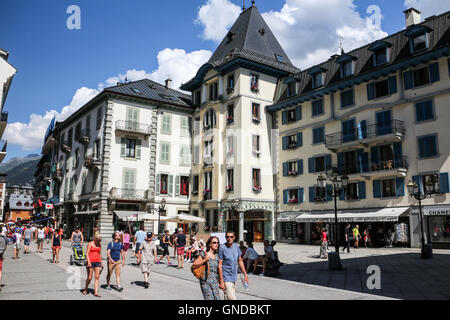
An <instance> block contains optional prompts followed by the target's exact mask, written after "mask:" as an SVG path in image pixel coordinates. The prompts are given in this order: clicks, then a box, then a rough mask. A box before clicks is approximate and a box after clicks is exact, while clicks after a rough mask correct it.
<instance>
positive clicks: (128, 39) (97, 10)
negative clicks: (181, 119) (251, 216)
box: [0, 0, 450, 160]
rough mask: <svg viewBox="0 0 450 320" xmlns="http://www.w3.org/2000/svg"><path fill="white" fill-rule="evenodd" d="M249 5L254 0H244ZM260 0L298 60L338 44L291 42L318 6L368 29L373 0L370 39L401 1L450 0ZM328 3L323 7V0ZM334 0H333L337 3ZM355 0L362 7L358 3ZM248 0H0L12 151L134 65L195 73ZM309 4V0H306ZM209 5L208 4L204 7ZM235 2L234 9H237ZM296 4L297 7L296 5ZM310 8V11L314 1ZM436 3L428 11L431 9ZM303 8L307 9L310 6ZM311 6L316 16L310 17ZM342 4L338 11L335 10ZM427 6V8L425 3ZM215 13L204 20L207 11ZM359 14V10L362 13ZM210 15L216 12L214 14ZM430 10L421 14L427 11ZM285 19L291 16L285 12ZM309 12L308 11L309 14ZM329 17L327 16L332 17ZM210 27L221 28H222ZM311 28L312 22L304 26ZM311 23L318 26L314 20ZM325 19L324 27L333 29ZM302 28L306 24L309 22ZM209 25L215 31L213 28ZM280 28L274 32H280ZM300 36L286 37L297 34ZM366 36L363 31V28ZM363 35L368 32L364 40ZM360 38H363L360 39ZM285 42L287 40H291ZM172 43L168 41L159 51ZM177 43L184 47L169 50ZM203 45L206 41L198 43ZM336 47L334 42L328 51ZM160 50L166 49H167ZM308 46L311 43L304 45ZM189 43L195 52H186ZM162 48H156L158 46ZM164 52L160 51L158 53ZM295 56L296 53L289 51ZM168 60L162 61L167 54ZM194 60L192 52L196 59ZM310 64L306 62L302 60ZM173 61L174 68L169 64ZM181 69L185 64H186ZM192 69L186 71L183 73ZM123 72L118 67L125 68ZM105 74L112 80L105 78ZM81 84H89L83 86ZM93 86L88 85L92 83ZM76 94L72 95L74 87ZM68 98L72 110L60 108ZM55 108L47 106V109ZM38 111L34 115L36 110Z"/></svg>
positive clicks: (36, 142) (394, 21) (397, 25)
mask: <svg viewBox="0 0 450 320" xmlns="http://www.w3.org/2000/svg"><path fill="white" fill-rule="evenodd" d="M246 2H247V5H250V2H251V1H250V0H246ZM314 2H315V3H316V4H312V0H257V1H256V5H257V7H258V9H259V10H260V12H262V13H264V14H267V16H266V15H264V17H265V18H266V17H267V19H266V21H268V23H269V26H270V27H271V28H272V26H273V27H274V28H273V30H274V33H275V34H276V35H277V36H278V34H279V35H280V37H279V40H280V42H281V44H282V45H283V47H284V48H285V50H286V51H287V53H288V55H289V56H290V57H291V60H293V61H294V63H295V64H296V65H297V66H298V67H305V66H307V65H308V63H313V62H316V63H318V62H320V61H312V60H310V58H308V57H307V55H306V53H307V51H308V50H309V53H311V56H316V54H315V53H316V52H319V51H315V50H322V51H320V52H324V56H325V55H327V54H329V52H331V51H333V50H336V41H337V38H338V37H337V36H336V35H335V36H334V38H336V41H334V40H333V37H331V40H329V41H328V42H329V43H327V42H324V43H323V44H320V47H317V48H313V46H312V45H310V46H309V47H308V48H309V49H305V47H302V46H300V45H298V47H296V45H290V43H291V42H296V43H302V42H304V41H306V43H307V41H308V40H309V41H310V39H308V34H310V31H311V30H312V31H313V32H315V31H317V30H316V29H317V27H315V22H316V21H317V20H320V19H321V14H320V11H324V10H325V11H326V9H327V8H330V6H331V5H330V4H329V5H327V4H326V3H325V2H328V3H331V4H333V5H336V8H339V10H341V9H342V10H344V11H343V15H349V17H351V19H346V20H351V22H349V23H350V24H351V25H349V26H350V27H352V28H354V30H359V31H361V30H362V31H363V32H366V31H367V30H364V25H363V23H362V22H364V19H365V18H366V17H367V16H369V15H370V14H368V13H367V12H366V10H367V8H368V7H369V6H370V5H377V6H379V8H380V9H381V14H382V15H383V19H382V20H381V26H380V28H379V29H376V30H375V31H373V30H368V31H367V41H374V40H375V39H376V38H377V37H380V35H383V33H386V34H391V33H393V32H396V31H399V30H400V29H402V28H404V25H405V22H404V15H403V10H404V9H405V7H406V5H405V2H406V3H408V2H410V3H411V2H413V3H414V2H415V3H416V4H417V5H423V6H426V7H430V6H432V5H434V6H436V7H435V8H434V9H433V10H434V11H437V12H439V10H442V11H444V10H443V9H446V10H449V9H450V8H445V6H449V5H448V4H442V2H446V1H438V0H405V1H404V0H401V1H400V0H397V1H388V0H379V1H374V0H356V1H352V0H323V1H314ZM321 3H322V7H320V4H321ZM336 3H337V4H336ZM352 3H353V4H354V5H355V6H356V7H352ZM72 4H76V5H78V6H79V7H80V9H81V30H68V29H67V28H66V19H67V18H68V16H69V15H68V14H67V13H66V9H67V7H68V6H69V5H72ZM233 4H234V5H237V6H242V1H241V0H188V1H186V0H172V1H156V0H129V1H119V0H95V1H92V0H71V1H65V0H35V1H28V0H2V1H1V2H0V30H2V32H1V33H0V47H1V48H3V49H5V50H7V51H9V52H10V57H9V60H8V62H9V63H11V64H12V65H13V66H14V67H15V68H16V69H17V70H18V72H17V74H16V75H15V77H14V80H13V82H12V85H11V89H10V92H9V95H8V98H7V100H6V104H5V110H6V111H8V112H9V119H8V123H9V124H11V125H9V126H8V127H9V129H7V132H6V133H5V135H6V138H7V139H8V141H9V143H8V153H7V158H6V160H7V159H9V158H11V157H15V156H24V155H27V154H29V153H40V148H41V146H42V142H43V141H42V140H43V134H42V131H45V129H42V128H44V127H45V128H46V126H47V123H48V122H49V120H50V118H51V117H52V116H53V115H58V117H60V118H61V119H62V118H64V117H66V116H68V115H69V114H70V112H73V111H75V110H76V108H78V107H80V105H79V104H82V103H84V102H86V101H85V100H86V99H88V98H91V97H92V96H94V95H95V94H96V93H97V92H98V91H99V90H101V88H102V87H103V86H107V85H110V84H112V83H114V81H115V80H116V79H115V78H111V77H118V79H123V77H124V76H125V74H127V71H129V70H135V71H141V73H139V72H137V74H136V72H135V73H129V75H130V77H131V78H132V79H131V80H137V78H138V77H139V75H140V74H145V75H146V76H148V77H150V78H153V79H154V80H157V81H160V82H162V80H163V79H164V77H165V76H167V74H164V72H165V71H167V70H171V69H170V66H165V65H164V64H165V63H169V62H170V63H171V64H173V63H174V61H177V60H174V59H180V61H182V62H183V63H187V64H189V63H190V64H191V65H190V69H189V68H188V69H186V70H189V72H187V71H184V73H185V74H181V73H180V74H178V73H177V72H176V71H173V73H175V74H171V76H172V77H176V79H174V80H175V82H176V83H181V81H186V80H187V79H189V78H191V77H192V76H194V73H193V72H192V71H193V70H196V68H197V67H198V66H199V65H201V63H203V62H206V61H201V60H202V59H207V58H208V57H209V56H208V52H209V51H214V49H215V48H216V46H217V41H218V39H221V38H222V37H223V36H224V34H223V33H224V28H222V29H220V28H219V27H217V25H219V24H218V23H216V22H217V21H218V20H220V19H222V18H223V19H224V21H226V24H227V25H228V26H229V25H230V23H232V21H234V19H235V15H236V8H235V7H234V6H233ZM286 4H287V5H288V6H290V8H291V9H292V7H293V6H295V5H298V6H301V8H307V9H304V10H305V11H307V12H306V14H307V15H308V17H309V16H311V17H310V18H311V19H316V21H314V20H311V21H308V22H304V21H301V20H302V19H301V15H299V14H300V13H299V12H300V11H301V10H297V11H295V10H294V11H293V13H292V12H291V13H286V12H287V11H286V10H285V11H283V10H282V9H283V8H284V9H286ZM302 5H304V6H302ZM208 6H209V7H208ZM221 6H227V8H230V11H229V12H228V11H225V10H223V11H222V10H220V11H221V12H223V15H222V14H220V15H219V17H212V15H211V14H209V13H210V12H211V11H209V13H208V15H207V18H204V19H202V18H199V17H200V15H199V13H200V10H201V9H202V8H203V9H204V10H207V9H208V8H209V10H212V9H214V8H222V7H221ZM233 8H234V9H233ZM297 9H298V8H297ZM308 10H309V11H308ZM434 11H430V12H432V13H435V12H434ZM276 13H279V14H281V15H282V16H283V17H287V18H289V19H294V20H295V19H297V20H296V22H295V23H294V24H292V23H291V24H289V23H281V22H280V23H278V22H277V19H278V20H279V16H277V15H276ZM304 14H305V13H304ZM314 14H316V15H317V16H316V17H314ZM336 14H339V13H336ZM427 14H430V13H428V12H427ZM210 16H211V17H212V18H214V19H215V20H213V21H208V17H210ZM358 16H359V17H360V18H361V19H360V20H358V19H359V18H358ZM212 18H211V19H212ZM423 18H424V16H423ZM289 19H287V20H286V21H289ZM303 20H304V19H303ZM343 23H346V22H342V21H339V20H336V21H334V22H333V21H330V19H324V20H323V21H320V24H321V26H320V28H321V30H322V31H320V30H319V31H320V32H331V33H333V32H334V30H335V29H338V26H339V25H340V24H343ZM328 24H329V25H328ZM214 28H218V29H217V30H216V29H214ZM308 28H311V29H308ZM313 28H314V29H313ZM327 28H328V29H327ZM305 29H306V30H305ZM207 31H210V32H212V33H213V34H217V36H214V37H212V38H214V39H212V38H211V36H207V35H206V34H207ZM277 32H278V34H277ZM293 36H294V37H297V38H296V40H297V39H298V40H297V41H289V40H288V39H289V38H291V37H293ZM365 39H366V38H365ZM364 41H365V40H359V42H358V41H354V40H353V38H352V37H351V36H349V37H348V38H347V39H346V40H345V41H344V44H345V45H344V47H352V46H359V45H362V44H364ZM367 41H366V42H367ZM360 42H362V43H360ZM285 44H286V45H285ZM165 49H168V50H166V51H163V50H165ZM174 49H182V50H184V51H185V54H183V52H178V55H179V57H172V58H171V59H172V60H167V59H165V58H164V57H166V56H168V55H171V54H172V53H173V51H172V50H174ZM200 50H206V51H201V52H200ZM330 50H331V51H330ZM162 51H163V53H161V52H162ZM303 51H305V52H303ZM190 53H192V56H190V55H189V54H190ZM158 54H160V56H158ZM157 57H160V58H161V61H159V60H158V59H157ZM292 57H294V59H293V58H292ZM163 60H164V61H163ZM193 60H195V61H193ZM299 64H304V65H299ZM172 70H173V69H172ZM180 72H181V71H180ZM186 73H190V74H186ZM120 75H122V76H120ZM108 79H109V81H107V80H108ZM82 87H85V89H86V90H85V92H81V91H80V92H78V93H79V95H76V92H77V90H78V89H80V88H82ZM88 88H89V90H87V89H88ZM74 96H75V97H74ZM65 106H68V108H66V111H64V112H62V111H61V110H62V108H63V107H65ZM50 110H53V111H54V112H53V113H51V114H47V115H46V112H49V111H50ZM32 114H33V115H34V118H33V119H34V120H33V119H31V120H30V116H31V115H32Z"/></svg>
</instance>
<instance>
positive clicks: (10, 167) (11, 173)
mask: <svg viewBox="0 0 450 320" xmlns="http://www.w3.org/2000/svg"><path fill="white" fill-rule="evenodd" d="M40 159H41V156H40V155H38V154H29V155H28V156H26V157H24V158H19V157H16V158H11V159H9V160H8V161H7V162H5V163H1V164H0V172H3V173H6V174H7V176H6V182H7V186H11V185H17V184H20V185H23V186H33V185H34V182H35V177H34V172H35V171H36V166H37V164H38V162H39V160H40Z"/></svg>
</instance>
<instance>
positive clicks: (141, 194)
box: [110, 188, 148, 201]
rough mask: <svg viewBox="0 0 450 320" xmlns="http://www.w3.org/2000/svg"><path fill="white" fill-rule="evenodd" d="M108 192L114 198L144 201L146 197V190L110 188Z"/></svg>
mask: <svg viewBox="0 0 450 320" xmlns="http://www.w3.org/2000/svg"><path fill="white" fill-rule="evenodd" d="M110 194H111V198H114V199H124V200H140V201H145V200H147V197H148V190H140V189H124V188H111V191H110Z"/></svg>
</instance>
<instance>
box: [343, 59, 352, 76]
mask: <svg viewBox="0 0 450 320" xmlns="http://www.w3.org/2000/svg"><path fill="white" fill-rule="evenodd" d="M341 71H342V78H345V77H348V76H351V75H352V74H353V61H349V62H345V63H343V64H341Z"/></svg>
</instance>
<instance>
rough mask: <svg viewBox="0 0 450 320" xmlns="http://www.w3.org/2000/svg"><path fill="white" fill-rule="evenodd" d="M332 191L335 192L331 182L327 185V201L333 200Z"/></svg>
mask: <svg viewBox="0 0 450 320" xmlns="http://www.w3.org/2000/svg"><path fill="white" fill-rule="evenodd" d="M331 192H333V187H332V186H331V184H328V185H327V192H326V193H327V194H326V199H327V201H331V200H333V197H331V195H330V194H331Z"/></svg>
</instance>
